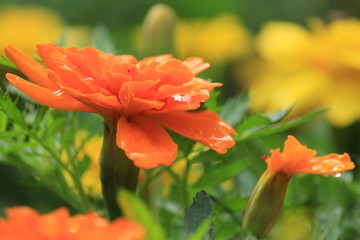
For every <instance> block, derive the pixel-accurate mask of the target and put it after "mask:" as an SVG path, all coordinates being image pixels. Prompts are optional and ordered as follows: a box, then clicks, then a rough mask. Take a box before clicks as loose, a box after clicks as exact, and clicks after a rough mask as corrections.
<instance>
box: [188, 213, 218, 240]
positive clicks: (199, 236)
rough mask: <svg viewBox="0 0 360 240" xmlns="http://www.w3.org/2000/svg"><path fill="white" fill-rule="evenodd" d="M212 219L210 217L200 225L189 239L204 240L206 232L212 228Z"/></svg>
mask: <svg viewBox="0 0 360 240" xmlns="http://www.w3.org/2000/svg"><path fill="white" fill-rule="evenodd" d="M211 224H212V219H211V218H209V219H207V220H205V221H203V223H202V224H201V225H200V226H199V227H198V229H197V231H196V232H194V233H193V234H192V235H191V236H190V237H189V240H203V239H204V238H205V237H206V234H207V233H208V231H209V228H211Z"/></svg>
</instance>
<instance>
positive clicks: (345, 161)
mask: <svg viewBox="0 0 360 240" xmlns="http://www.w3.org/2000/svg"><path fill="white" fill-rule="evenodd" d="M284 145H285V146H284V150H283V152H280V149H275V150H272V151H271V156H270V157H267V156H266V157H265V161H266V163H267V165H268V168H267V169H266V171H265V172H264V173H263V174H262V176H261V177H260V179H259V180H258V182H257V184H256V186H255V188H254V190H253V192H252V194H251V196H250V199H249V202H248V205H247V207H246V210H245V215H244V220H243V229H244V230H245V231H246V232H250V233H252V234H253V235H254V236H256V237H257V238H258V239H264V238H265V237H266V236H267V235H268V234H269V232H270V231H271V229H272V228H273V226H274V224H275V222H276V220H277V218H278V216H279V214H280V210H281V208H282V206H283V202H284V199H285V195H286V191H287V187H288V183H289V181H290V179H291V177H292V176H293V175H295V174H299V173H314V174H335V173H339V172H343V171H346V170H351V169H353V168H354V167H355V165H354V163H353V162H351V160H350V157H349V155H348V154H347V153H344V154H342V155H339V154H335V153H331V154H328V155H326V156H322V157H315V155H316V151H315V150H312V149H309V148H307V147H306V146H303V145H301V143H299V142H298V141H297V140H296V138H295V137H293V136H288V138H287V140H286V141H285V144H284Z"/></svg>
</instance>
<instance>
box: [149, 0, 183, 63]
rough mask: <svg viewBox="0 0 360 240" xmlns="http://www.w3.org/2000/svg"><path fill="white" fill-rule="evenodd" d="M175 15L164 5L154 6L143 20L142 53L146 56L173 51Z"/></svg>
mask: <svg viewBox="0 0 360 240" xmlns="http://www.w3.org/2000/svg"><path fill="white" fill-rule="evenodd" d="M175 24H176V14H175V12H174V10H173V9H172V8H171V7H169V6H168V5H166V4H161V3H160V4H156V5H154V6H153V7H152V8H151V9H150V10H149V11H148V13H147V14H146V16H145V20H144V28H143V29H144V35H143V36H144V53H145V54H146V55H147V56H152V55H159V54H165V53H172V52H173V51H174V34H175Z"/></svg>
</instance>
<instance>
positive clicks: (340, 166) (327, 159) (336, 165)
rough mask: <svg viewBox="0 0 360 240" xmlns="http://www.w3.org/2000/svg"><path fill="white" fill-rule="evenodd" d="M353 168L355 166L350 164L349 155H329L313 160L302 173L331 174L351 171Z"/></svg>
mask: <svg viewBox="0 0 360 240" xmlns="http://www.w3.org/2000/svg"><path fill="white" fill-rule="evenodd" d="M353 168H355V164H354V163H353V162H351V159H350V156H349V154H347V153H344V154H341V155H339V154H335V153H331V154H328V155H325V156H321V157H315V158H313V159H312V160H311V162H310V164H309V168H308V169H304V170H303V171H302V172H306V173H318V174H333V173H339V172H344V171H347V170H351V169H353Z"/></svg>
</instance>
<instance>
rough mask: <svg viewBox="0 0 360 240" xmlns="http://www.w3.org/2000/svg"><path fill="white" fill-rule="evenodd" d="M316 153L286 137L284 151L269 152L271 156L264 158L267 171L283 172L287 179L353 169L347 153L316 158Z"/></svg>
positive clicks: (293, 138)
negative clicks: (299, 175)
mask: <svg viewBox="0 0 360 240" xmlns="http://www.w3.org/2000/svg"><path fill="white" fill-rule="evenodd" d="M315 155H316V151H315V150H312V149H309V148H307V147H306V146H304V145H301V143H300V142H299V141H298V140H296V138H295V137H293V136H288V138H287V140H286V141H285V144H284V150H283V151H282V152H280V149H279V148H277V149H275V150H271V156H270V157H267V156H266V157H265V161H266V163H267V165H268V171H272V172H283V173H285V174H286V175H287V176H288V177H291V176H292V175H295V174H299V173H313V174H335V173H339V172H343V171H347V170H351V169H353V168H354V167H355V165H354V163H353V162H351V160H350V156H349V154H347V153H344V154H341V155H340V154H335V153H331V154H328V155H325V156H321V157H316V156H315Z"/></svg>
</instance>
